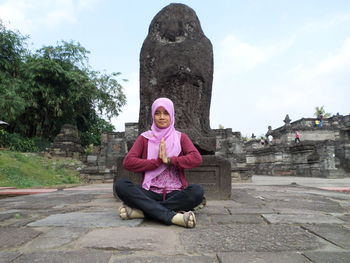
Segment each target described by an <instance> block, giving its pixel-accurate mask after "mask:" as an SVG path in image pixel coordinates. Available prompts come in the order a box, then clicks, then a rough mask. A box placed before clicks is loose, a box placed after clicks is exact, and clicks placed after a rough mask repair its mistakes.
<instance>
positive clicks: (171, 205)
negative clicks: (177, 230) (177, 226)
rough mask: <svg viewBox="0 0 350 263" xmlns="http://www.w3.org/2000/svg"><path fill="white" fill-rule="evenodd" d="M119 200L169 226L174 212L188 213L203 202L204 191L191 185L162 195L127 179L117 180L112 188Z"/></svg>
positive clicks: (197, 186) (198, 186)
mask: <svg viewBox="0 0 350 263" xmlns="http://www.w3.org/2000/svg"><path fill="white" fill-rule="evenodd" d="M113 187H114V188H115V189H114V190H115V192H116V193H117V195H118V197H119V198H120V200H122V201H123V202H124V203H125V204H126V205H127V206H130V207H131V208H138V209H140V210H142V211H143V213H144V215H145V216H146V217H148V218H152V219H155V220H158V221H160V222H163V223H164V224H167V225H170V224H171V219H172V218H173V217H174V215H175V214H176V212H175V211H189V210H192V209H193V208H194V207H196V206H197V205H199V204H200V203H201V202H202V200H203V195H204V191H203V188H202V187H201V186H200V185H197V184H191V185H189V186H188V187H187V188H186V189H184V190H182V191H172V192H170V193H168V194H166V196H165V198H164V200H163V195H162V194H158V193H155V192H152V191H148V190H145V189H143V188H142V187H141V186H139V185H135V184H133V183H132V182H130V181H129V180H127V179H120V180H118V181H117V182H116V183H115V184H114V186H113Z"/></svg>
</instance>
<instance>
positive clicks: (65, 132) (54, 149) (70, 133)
mask: <svg viewBox="0 0 350 263" xmlns="http://www.w3.org/2000/svg"><path fill="white" fill-rule="evenodd" d="M82 153H84V149H83V147H82V146H81V144H80V138H79V135H78V129H77V127H75V126H73V125H70V124H64V125H63V126H62V128H61V131H60V133H59V134H58V135H57V136H56V138H55V139H54V141H53V144H52V146H51V148H50V154H51V155H53V156H58V157H72V158H74V159H78V160H79V159H80V156H81V154H82Z"/></svg>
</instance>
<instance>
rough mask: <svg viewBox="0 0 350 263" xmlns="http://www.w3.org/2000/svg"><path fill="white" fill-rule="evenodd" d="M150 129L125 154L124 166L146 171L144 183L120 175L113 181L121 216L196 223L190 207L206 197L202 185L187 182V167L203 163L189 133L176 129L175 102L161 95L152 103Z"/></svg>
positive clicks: (137, 170) (193, 224) (174, 222)
mask: <svg viewBox="0 0 350 263" xmlns="http://www.w3.org/2000/svg"><path fill="white" fill-rule="evenodd" d="M152 118H153V124H152V127H151V130H149V131H146V132H144V133H142V134H141V135H140V136H139V137H138V138H137V139H136V141H135V143H134V145H133V146H132V148H131V149H130V151H129V152H128V154H127V155H126V157H125V158H124V162H123V165H124V168H125V169H127V170H129V171H132V172H143V180H142V184H141V186H138V185H135V184H133V183H132V182H130V181H129V180H126V179H120V180H118V181H117V182H116V184H115V185H114V187H115V192H116V193H117V195H118V197H119V198H120V200H122V201H123V205H122V206H121V207H120V208H119V215H120V217H121V218H122V219H133V218H144V217H147V218H151V219H155V220H158V221H160V222H162V223H164V224H167V225H170V224H175V225H179V226H184V227H188V228H193V227H195V225H196V218H195V215H194V213H193V212H192V211H191V210H192V209H193V208H194V207H196V206H197V205H199V204H201V203H202V201H203V194H204V191H203V189H202V187H201V186H200V185H197V184H192V185H188V182H187V181H186V178H185V175H184V169H188V168H193V167H196V166H198V165H200V164H201V163H202V157H201V155H200V154H199V152H198V150H197V149H196V148H195V147H194V145H193V143H192V142H191V140H190V139H189V137H188V136H187V135H186V134H184V133H181V132H179V131H177V130H175V127H174V124H175V112H174V105H173V102H172V101H171V100H169V99H167V98H159V99H157V100H155V101H154V103H153V104H152Z"/></svg>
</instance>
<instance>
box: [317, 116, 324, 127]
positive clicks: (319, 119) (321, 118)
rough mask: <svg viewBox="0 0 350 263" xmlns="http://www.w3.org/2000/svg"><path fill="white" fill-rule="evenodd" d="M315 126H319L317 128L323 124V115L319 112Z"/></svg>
mask: <svg viewBox="0 0 350 263" xmlns="http://www.w3.org/2000/svg"><path fill="white" fill-rule="evenodd" d="M317 121H318V122H317V126H318V127H319V128H321V127H322V126H323V115H322V114H320V115H318V117H317Z"/></svg>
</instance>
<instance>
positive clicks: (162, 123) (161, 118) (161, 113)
mask: <svg viewBox="0 0 350 263" xmlns="http://www.w3.org/2000/svg"><path fill="white" fill-rule="evenodd" d="M154 123H155V124H156V126H157V127H158V128H160V129H165V128H168V127H169V125H170V115H169V113H168V111H167V110H166V109H164V108H163V107H159V108H157V109H156V112H155V113H154Z"/></svg>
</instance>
